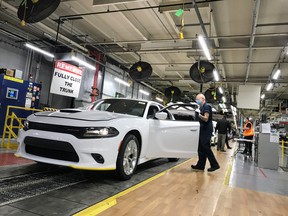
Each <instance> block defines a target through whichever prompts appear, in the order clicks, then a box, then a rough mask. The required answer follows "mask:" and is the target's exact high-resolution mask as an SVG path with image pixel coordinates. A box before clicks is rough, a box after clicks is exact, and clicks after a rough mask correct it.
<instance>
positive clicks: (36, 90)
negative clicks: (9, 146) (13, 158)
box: [0, 74, 41, 135]
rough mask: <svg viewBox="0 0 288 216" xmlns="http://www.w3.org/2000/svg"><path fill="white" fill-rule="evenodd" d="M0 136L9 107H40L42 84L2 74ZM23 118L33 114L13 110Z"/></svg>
mask: <svg viewBox="0 0 288 216" xmlns="http://www.w3.org/2000/svg"><path fill="white" fill-rule="evenodd" d="M0 84H1V88H0V134H1V135H2V134H3V128H4V123H5V116H6V111H7V106H19V107H27V108H35V109H37V108H38V107H39V100H40V91H41V84H38V83H33V82H30V81H26V80H21V79H17V78H14V77H10V76H6V75H4V74H0ZM13 112H14V113H15V114H16V115H17V116H18V117H21V118H26V117H27V116H28V115H30V114H31V113H32V112H27V111H24V110H13Z"/></svg>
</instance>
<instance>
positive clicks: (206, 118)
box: [191, 93, 220, 172]
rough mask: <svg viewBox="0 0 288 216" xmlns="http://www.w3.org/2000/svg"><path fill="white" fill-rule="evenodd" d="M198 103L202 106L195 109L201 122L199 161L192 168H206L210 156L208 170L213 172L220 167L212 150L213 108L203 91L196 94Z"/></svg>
mask: <svg viewBox="0 0 288 216" xmlns="http://www.w3.org/2000/svg"><path fill="white" fill-rule="evenodd" d="M196 103H197V104H198V105H199V107H200V109H199V110H195V114H196V119H197V120H198V121H199V123H200V134H199V143H198V162H197V164H196V165H191V168H192V169H195V170H204V169H205V165H206V160H207V158H208V160H209V162H210V166H211V167H210V168H209V169H208V172H213V171H215V170H217V169H219V168H220V166H219V164H218V162H217V160H216V158H215V156H214V154H213V152H212V150H211V145H210V142H211V136H212V133H213V123H212V108H211V106H210V105H208V104H207V103H206V100H205V96H204V95H203V94H201V93H200V94H198V95H197V96H196Z"/></svg>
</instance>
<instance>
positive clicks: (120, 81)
mask: <svg viewBox="0 0 288 216" xmlns="http://www.w3.org/2000/svg"><path fill="white" fill-rule="evenodd" d="M114 80H115V81H116V82H119V83H121V84H123V85H125V86H128V87H130V84H129V83H127V82H125V81H124V80H121V79H119V78H118V77H115V78H114Z"/></svg>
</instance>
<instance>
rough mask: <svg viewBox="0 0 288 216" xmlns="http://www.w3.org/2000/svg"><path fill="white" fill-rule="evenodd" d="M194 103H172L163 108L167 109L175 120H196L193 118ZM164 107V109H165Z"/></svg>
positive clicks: (195, 106)
mask: <svg viewBox="0 0 288 216" xmlns="http://www.w3.org/2000/svg"><path fill="white" fill-rule="evenodd" d="M196 108H197V105H195V104H173V105H170V106H167V107H166V108H165V109H166V110H168V111H169V112H170V113H171V114H172V115H173V117H174V119H175V120H176V121H196V120H195V109H196ZM165 109H164V110H165Z"/></svg>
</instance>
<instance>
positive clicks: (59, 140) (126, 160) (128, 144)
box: [15, 99, 200, 180]
mask: <svg viewBox="0 0 288 216" xmlns="http://www.w3.org/2000/svg"><path fill="white" fill-rule="evenodd" d="M179 106H183V107H185V106H188V107H189V106H191V107H193V106H192V105H191V104H186V105H185V104H181V105H179ZM174 107H175V105H174ZM191 107H190V108H189V109H193V108H191ZM168 108H169V109H171V107H167V108H164V109H163V106H162V105H161V104H158V103H156V102H153V101H145V100H135V99H102V100H99V101H97V102H95V103H94V104H93V106H92V107H91V108H90V110H81V109H62V110H59V111H56V112H38V113H34V114H32V115H30V116H29V117H28V118H27V121H26V122H25V127H24V128H23V129H22V130H21V131H20V134H19V137H18V142H19V147H18V150H17V152H16V154H15V155H16V156H19V157H23V158H27V159H31V160H34V161H38V162H42V163H49V164H56V165H62V166H69V167H72V168H75V169H86V170H116V172H117V174H118V175H119V177H120V178H121V179H124V180H125V179H129V178H131V176H132V175H133V173H134V171H135V169H136V166H137V164H141V163H144V162H146V161H148V160H151V159H155V158H169V159H170V160H176V158H190V157H192V156H194V155H195V154H197V149H198V139H199V129H200V128H199V127H200V126H199V123H198V121H192V120H176V119H175V118H174V116H173V114H172V113H171V112H170V111H169V110H168ZM180 112H181V110H180V111H179V112H178V116H179V113H180ZM185 115H186V114H185Z"/></svg>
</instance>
